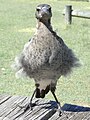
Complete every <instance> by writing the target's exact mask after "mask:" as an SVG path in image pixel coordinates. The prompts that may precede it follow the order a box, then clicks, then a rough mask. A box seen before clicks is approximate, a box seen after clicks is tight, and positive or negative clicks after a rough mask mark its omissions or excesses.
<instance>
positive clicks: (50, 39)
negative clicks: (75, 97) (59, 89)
mask: <svg viewBox="0 0 90 120" xmlns="http://www.w3.org/2000/svg"><path fill="white" fill-rule="evenodd" d="M35 16H36V19H37V27H36V32H35V34H34V35H33V37H32V38H31V39H30V41H29V42H27V43H26V44H25V46H24V49H23V51H22V52H21V54H20V55H19V56H18V57H16V58H15V63H14V68H15V69H16V76H17V77H23V76H28V77H29V78H33V79H34V81H35V86H36V88H35V91H34V93H33V95H32V97H31V100H30V103H29V105H28V107H32V106H33V105H32V99H33V97H34V95H35V97H36V98H44V97H45V95H46V94H47V93H48V92H49V91H51V93H52V94H53V96H54V98H55V100H56V102H57V104H59V107H60V103H59V102H58V99H57V97H56V95H55V89H56V85H57V80H58V79H59V78H60V77H61V76H66V75H68V74H69V73H70V72H71V71H72V68H74V67H76V66H78V59H77V58H76V57H75V55H74V53H73V52H72V50H71V49H69V48H68V47H67V45H66V44H65V43H64V41H63V40H62V38H61V37H59V36H58V35H57V33H56V32H55V31H54V30H53V28H52V26H51V17H52V11H51V6H50V5H48V4H40V5H38V6H37V7H36V13H35ZM28 107H27V108H28ZM60 108H61V107H60Z"/></svg>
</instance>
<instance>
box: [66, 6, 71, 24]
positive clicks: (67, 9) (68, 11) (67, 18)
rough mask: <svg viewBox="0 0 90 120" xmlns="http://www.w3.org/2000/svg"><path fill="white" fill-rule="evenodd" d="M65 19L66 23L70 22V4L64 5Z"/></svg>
mask: <svg viewBox="0 0 90 120" xmlns="http://www.w3.org/2000/svg"><path fill="white" fill-rule="evenodd" d="M65 21H66V24H71V23H72V6H71V5H66V6H65Z"/></svg>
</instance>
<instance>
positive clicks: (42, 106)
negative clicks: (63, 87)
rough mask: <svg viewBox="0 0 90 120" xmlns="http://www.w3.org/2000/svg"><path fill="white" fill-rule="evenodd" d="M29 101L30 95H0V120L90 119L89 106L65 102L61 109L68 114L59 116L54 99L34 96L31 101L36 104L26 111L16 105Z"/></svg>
mask: <svg viewBox="0 0 90 120" xmlns="http://www.w3.org/2000/svg"><path fill="white" fill-rule="evenodd" d="M29 101H30V97H24V96H12V97H11V96H8V95H0V102H1V105H0V120H90V108H89V107H82V106H77V105H70V104H65V105H64V106H63V107H62V110H64V111H65V114H66V115H68V119H67V117H66V115H65V114H63V115H62V116H61V117H59V113H58V112H57V111H56V109H55V108H57V104H56V102H54V101H48V100H45V99H36V98H35V99H33V102H36V101H37V105H36V106H34V107H33V110H30V109H28V110H27V111H26V112H24V108H20V107H18V106H17V104H21V105H22V106H24V105H27V104H28V103H29Z"/></svg>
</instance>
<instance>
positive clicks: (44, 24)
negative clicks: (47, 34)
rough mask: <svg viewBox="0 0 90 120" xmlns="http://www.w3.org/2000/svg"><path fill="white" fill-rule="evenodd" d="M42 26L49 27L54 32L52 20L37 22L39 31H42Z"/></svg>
mask: <svg viewBox="0 0 90 120" xmlns="http://www.w3.org/2000/svg"><path fill="white" fill-rule="evenodd" d="M42 26H45V27H47V28H48V29H49V30H52V26H51V21H50V20H48V21H47V20H44V21H41V20H37V29H40V28H41V27H42Z"/></svg>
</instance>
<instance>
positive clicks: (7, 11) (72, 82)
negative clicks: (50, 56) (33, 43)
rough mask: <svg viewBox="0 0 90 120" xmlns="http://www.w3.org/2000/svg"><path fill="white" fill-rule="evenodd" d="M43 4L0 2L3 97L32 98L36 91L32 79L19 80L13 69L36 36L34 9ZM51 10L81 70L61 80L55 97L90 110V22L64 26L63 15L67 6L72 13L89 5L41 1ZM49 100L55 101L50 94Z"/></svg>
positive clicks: (17, 0)
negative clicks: (49, 6) (87, 107)
mask: <svg viewBox="0 0 90 120" xmlns="http://www.w3.org/2000/svg"><path fill="white" fill-rule="evenodd" d="M39 3H41V1H40V0H32V1H30V0H6V1H5V0H0V94H11V95H25V96H30V95H31V94H32V92H33V90H34V81H33V79H31V80H29V79H28V80H27V79H16V78H15V73H14V72H13V71H12V70H11V68H10V66H11V64H12V62H13V60H14V58H15V56H16V55H18V54H19V53H20V52H21V51H22V49H23V46H24V44H25V43H26V42H27V41H28V40H29V38H30V37H32V36H33V34H34V30H35V26H36V25H35V24H36V19H35V17H34V12H35V7H36V6H37V5H38V4H39ZM42 3H48V4H50V5H51V6H52V10H53V17H52V24H53V27H54V29H55V30H56V31H57V33H58V34H59V35H60V36H61V37H62V38H63V39H64V41H65V43H66V44H67V45H68V46H69V47H70V48H72V49H73V51H74V52H75V54H76V56H77V57H78V58H79V59H80V62H81V64H82V66H81V67H80V68H78V69H74V71H73V73H72V74H71V75H70V76H68V77H66V78H64V77H61V78H60V80H59V81H58V84H57V90H56V94H57V97H58V98H59V101H61V103H62V104H64V103H71V104H79V105H85V106H90V20H89V19H82V18H74V17H73V23H72V25H68V26H67V25H65V21H64V16H63V15H62V11H63V9H64V7H65V5H66V4H71V5H73V9H90V6H89V3H88V2H75V1H73V2H72V1H61V0H60V1H59V0H49V1H48V0H42ZM46 98H47V99H53V97H52V95H51V94H50V93H49V94H48V95H47V96H46Z"/></svg>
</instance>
